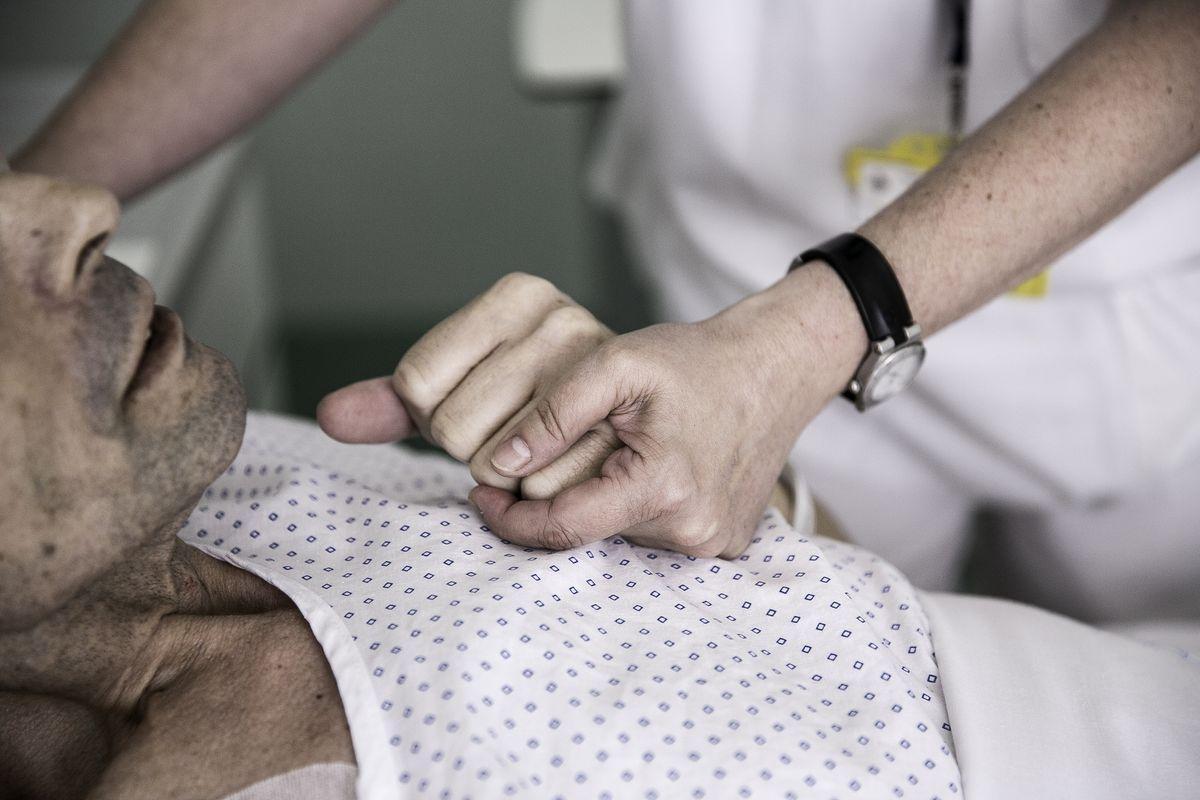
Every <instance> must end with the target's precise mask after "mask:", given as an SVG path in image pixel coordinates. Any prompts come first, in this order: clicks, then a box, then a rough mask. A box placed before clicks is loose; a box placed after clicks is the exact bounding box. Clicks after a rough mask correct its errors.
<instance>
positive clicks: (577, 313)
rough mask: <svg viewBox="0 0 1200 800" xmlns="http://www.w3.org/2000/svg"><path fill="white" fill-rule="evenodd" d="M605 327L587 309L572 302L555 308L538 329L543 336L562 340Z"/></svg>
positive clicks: (592, 332) (581, 335) (590, 333)
mask: <svg viewBox="0 0 1200 800" xmlns="http://www.w3.org/2000/svg"><path fill="white" fill-rule="evenodd" d="M603 327H604V326H603V325H601V324H600V322H599V321H598V320H597V319H596V318H595V317H594V316H592V314H591V312H589V311H588V310H587V309H585V308H583V307H582V306H577V305H574V304H571V305H565V306H559V307H558V308H555V309H553V310H552V311H551V312H550V313H549V314H547V315H546V318H545V319H544V320H542V324H541V325H540V326H539V327H538V329H539V332H540V333H541V334H542V335H543V336H546V337H548V338H550V339H553V340H561V339H573V338H576V337H584V336H590V335H594V334H596V333H597V332H598V331H599V330H600V329H602V328H603Z"/></svg>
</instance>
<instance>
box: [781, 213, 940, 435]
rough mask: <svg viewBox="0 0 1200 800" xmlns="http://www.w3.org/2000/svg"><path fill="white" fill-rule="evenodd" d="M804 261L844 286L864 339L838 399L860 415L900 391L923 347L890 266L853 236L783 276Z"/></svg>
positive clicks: (809, 254)
mask: <svg viewBox="0 0 1200 800" xmlns="http://www.w3.org/2000/svg"><path fill="white" fill-rule="evenodd" d="M810 261H823V262H825V263H826V264H828V265H829V266H830V267H832V268H833V271H834V272H836V273H837V274H838V277H840V278H841V279H842V282H843V283H845V284H846V288H847V289H849V290H850V296H851V297H853V298H854V303H855V305H857V306H858V312H859V313H860V314H861V315H862V320H863V325H864V326H866V329H867V338H868V339H869V340H870V345H869V346H868V347H867V354H866V355H865V356H863V360H862V361H861V362H860V363H859V365H858V369H856V370H855V371H854V377H853V378H852V379H851V380H850V383H849V385H848V386H847V387H846V390H845V391H843V392H842V397H845V398H846V399H847V400H849V401H851V402H852V403H854V405H855V407H856V408H857V409H858V410H859V411H866V410H867V409H868V408H870V407H871V406H875V405H878V404H880V403H882V402H883V401H884V400H887V399H888V398H889V397H893V396H895V395H897V394H899V393H900V392H902V391H904V389H906V388H908V386H909V384H911V383H912V382H913V379H914V378H916V376H917V370H918V369H920V368H921V363H922V362H923V361H924V360H925V345H924V343H923V342H922V341H921V326H920V325H918V324H916V323H915V322H913V318H912V312H911V311H909V310H908V301H907V300H906V299H905V297H904V290H903V289H901V288H900V281H898V280H897V279H896V273H895V271H894V270H893V269H892V266H891V264H889V263H888V262H887V259H886V258H884V257H883V253H881V252H879V249H878V248H877V247H875V245H873V244H871V243H870V242H869V241H867V240H866V239H865V238H863V237H862V236H859V235H858V234H856V233H843V234H841V235H839V236H835V237H833V238H832V239H830V240H829V241H827V242H825V243H824V244H821V245H818V246H817V247H814V248H812V249H810V250H805V251H804V252H803V253H801V254H800V255H798V256H796V258H795V260H794V261H792V266H791V267H790V268H789V269H788V272H791V271H792V270H793V269H796V268H797V267H800V266H803V265H804V264H807V263H808V262H810Z"/></svg>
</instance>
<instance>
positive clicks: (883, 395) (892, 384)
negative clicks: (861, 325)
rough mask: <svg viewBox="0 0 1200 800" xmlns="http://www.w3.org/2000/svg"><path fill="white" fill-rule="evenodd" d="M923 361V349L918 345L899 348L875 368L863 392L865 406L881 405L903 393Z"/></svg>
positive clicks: (913, 344)
mask: <svg viewBox="0 0 1200 800" xmlns="http://www.w3.org/2000/svg"><path fill="white" fill-rule="evenodd" d="M924 360H925V348H924V347H923V346H922V345H921V344H920V343H915V342H914V343H912V344H908V345H905V346H903V347H901V348H900V349H898V350H896V351H895V352H893V353H889V354H888V356H887V357H886V358H884V359H883V360H882V361H880V362H879V364H877V365H876V366H875V370H874V371H873V372H872V373H871V377H870V379H869V380H868V382H867V385H866V388H865V390H864V391H863V395H864V399H865V400H866V401H867V405H875V404H876V403H882V402H883V401H884V400H887V399H888V398H889V397H892V396H893V395H897V394H899V393H900V392H902V391H904V389H906V388H907V387H908V385H909V384H910V383H912V382H913V378H915V377H917V370H918V369H920V367H921V362H922V361H924Z"/></svg>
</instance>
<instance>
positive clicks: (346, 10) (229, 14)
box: [13, 0, 393, 199]
mask: <svg viewBox="0 0 1200 800" xmlns="http://www.w3.org/2000/svg"><path fill="white" fill-rule="evenodd" d="M392 2H393V0H153V2H149V3H146V4H145V5H144V6H143V7H142V8H141V9H140V10H139V11H138V13H137V14H136V15H135V16H134V18H133V20H132V21H131V22H130V24H129V25H128V26H127V27H126V28H125V30H124V31H123V32H122V33H121V34H120V36H119V37H118V38H117V39H116V41H115V42H114V43H113V44H112V45H111V46H110V48H109V50H108V52H107V53H105V55H104V56H103V57H102V58H101V59H100V61H99V62H97V63H96V65H95V66H93V67H92V69H91V70H90V71H89V72H88V74H87V76H86V77H85V78H84V80H83V81H82V83H81V84H80V85H79V87H77V88H76V90H75V92H74V93H73V94H72V95H71V97H70V98H69V99H68V100H67V101H66V102H65V103H64V104H63V105H62V106H61V107H60V108H59V109H58V110H57V111H56V112H55V114H54V116H53V117H52V118H51V119H50V121H49V122H48V123H47V124H46V125H45V126H44V127H43V128H42V129H41V131H39V133H38V134H37V135H36V136H35V137H34V139H33V140H32V141H31V142H30V144H29V146H28V147H26V148H25V150H24V151H23V152H21V153H18V154H17V155H16V156H15V157H14V158H13V168H14V169H16V170H23V171H27V172H42V173H46V174H51V175H59V176H64V177H71V178H75V179H78V180H86V181H91V182H94V183H99V184H102V185H104V186H107V187H108V188H110V189H111V190H112V191H113V192H115V193H116V194H117V196H118V197H120V198H122V199H126V198H128V197H130V196H132V195H135V194H137V193H138V192H141V191H142V190H144V189H146V188H149V187H150V186H152V185H153V184H155V183H157V182H158V181H160V180H162V179H163V178H165V177H167V176H168V175H170V174H172V173H173V172H175V171H176V170H178V169H180V168H182V167H184V166H186V165H187V164H188V163H190V162H191V161H193V160H194V159H196V158H198V157H200V156H201V155H203V154H204V153H206V152H208V151H209V150H210V149H212V148H213V147H215V146H217V145H218V144H220V143H222V142H223V141H225V140H226V139H228V138H229V137H231V136H233V135H234V134H236V133H238V132H239V131H241V130H243V129H244V128H246V127H247V126H248V125H249V124H250V123H251V122H253V121H254V120H256V119H257V118H258V117H260V116H261V115H262V114H263V113H264V112H265V111H267V110H268V109H269V108H270V107H271V106H272V105H273V104H274V103H275V102H276V101H278V100H279V99H280V98H281V97H282V96H283V95H284V94H285V93H286V92H287V91H288V90H289V89H291V88H292V87H293V86H295V85H296V84H297V83H298V82H299V81H300V80H301V79H302V78H303V77H304V76H305V75H306V74H308V72H309V71H310V70H311V69H313V68H314V67H316V66H318V65H320V64H321V63H322V62H324V61H325V60H327V59H328V58H329V57H331V56H332V55H333V54H334V53H335V52H337V50H338V48H339V47H340V46H341V45H342V44H344V43H345V42H346V41H347V40H348V39H349V38H350V37H351V36H353V35H354V34H355V33H356V32H358V31H359V30H360V29H361V28H362V27H364V26H365V25H366V24H367V23H368V22H370V21H371V20H373V19H374V18H375V17H376V16H377V15H378V14H379V13H381V12H382V11H383V10H384V9H386V8H388V7H390V6H391V5H392ZM297 135H299V136H303V135H304V132H303V131H297Z"/></svg>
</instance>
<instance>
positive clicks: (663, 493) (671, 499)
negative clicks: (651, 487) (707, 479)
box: [658, 470, 696, 514]
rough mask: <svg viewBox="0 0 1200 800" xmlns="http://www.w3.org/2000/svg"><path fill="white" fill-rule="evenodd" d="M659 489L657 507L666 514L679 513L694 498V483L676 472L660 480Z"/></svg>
mask: <svg viewBox="0 0 1200 800" xmlns="http://www.w3.org/2000/svg"><path fill="white" fill-rule="evenodd" d="M659 487H660V488H659V492H658V499H659V505H660V507H661V509H662V511H663V512H664V513H667V514H677V513H679V512H680V511H682V510H683V509H685V508H687V507H688V505H689V503H690V501H692V500H693V499H694V498H695V497H696V484H695V481H693V480H692V479H691V478H689V477H687V476H686V475H685V474H683V473H681V472H679V471H677V470H676V471H672V472H670V473H668V474H667V475H666V476H665V477H664V478H662V480H661V481H660V482H659Z"/></svg>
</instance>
